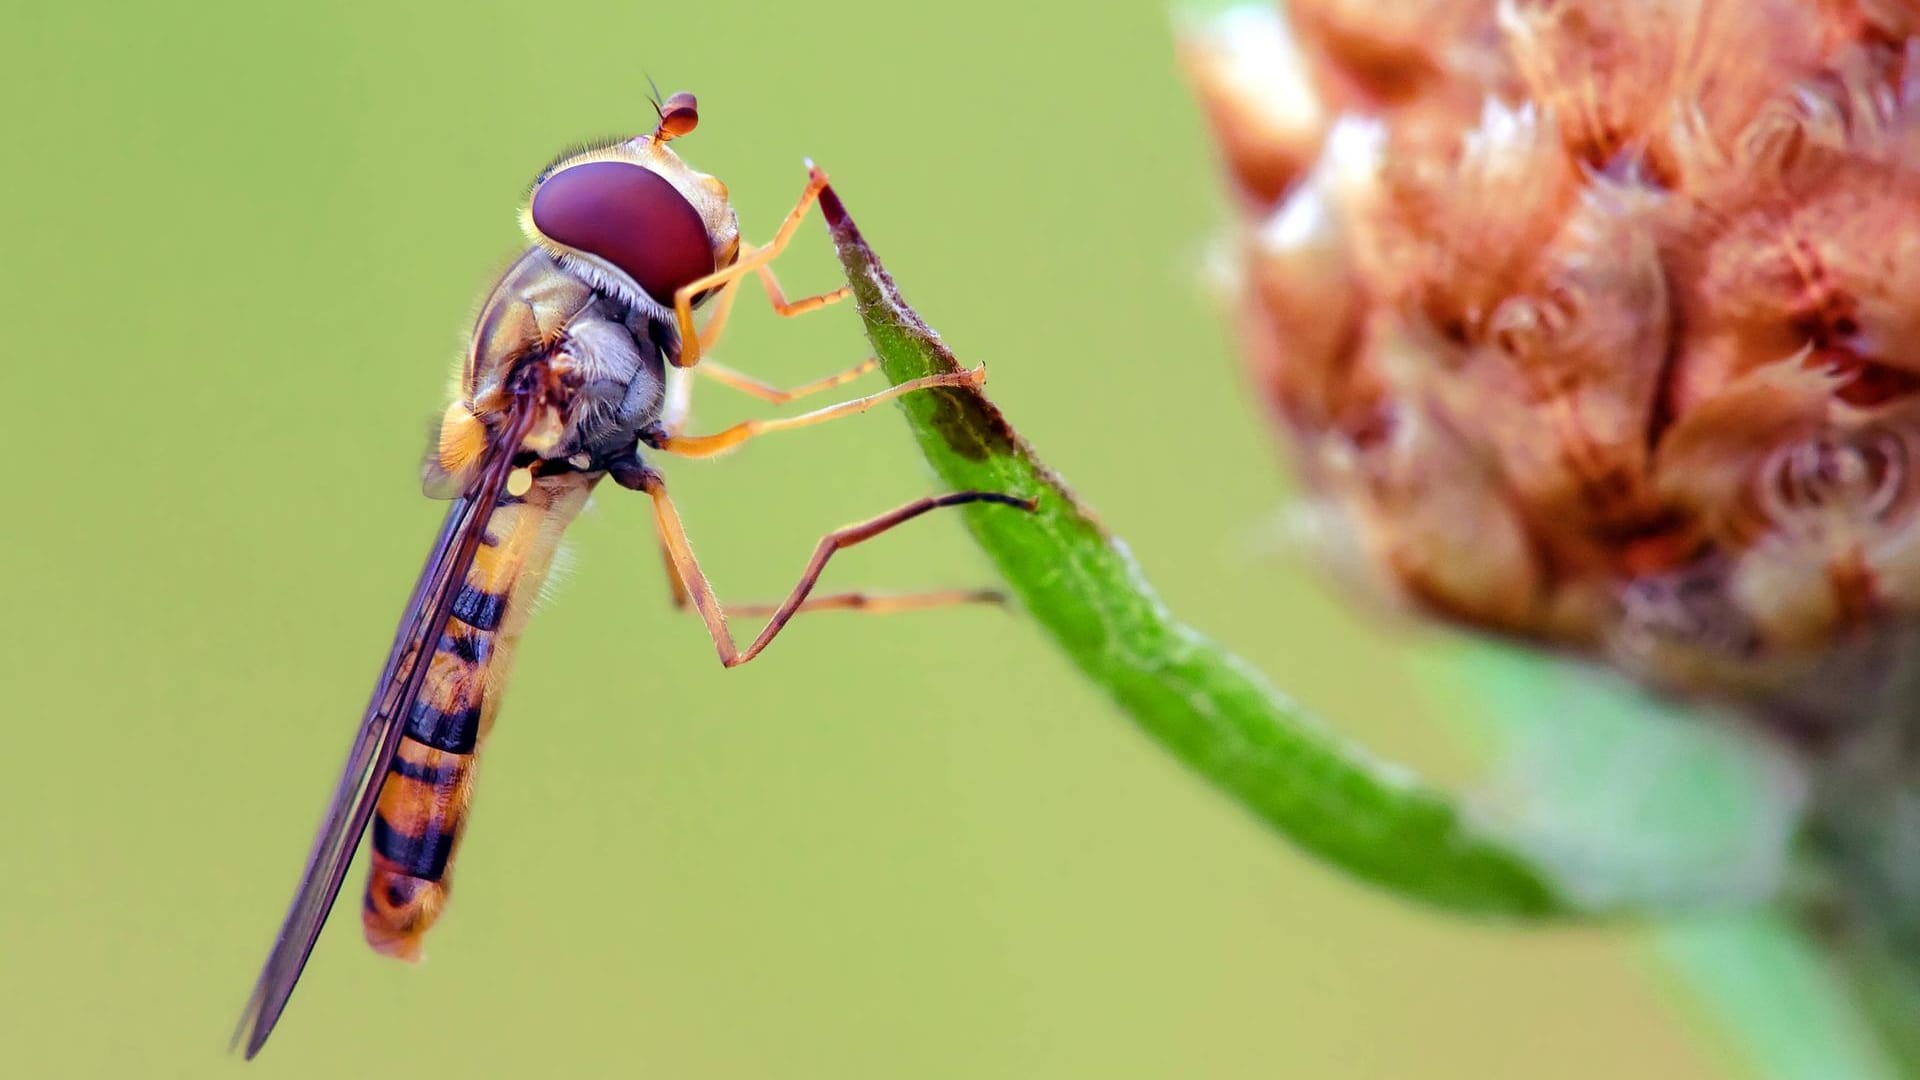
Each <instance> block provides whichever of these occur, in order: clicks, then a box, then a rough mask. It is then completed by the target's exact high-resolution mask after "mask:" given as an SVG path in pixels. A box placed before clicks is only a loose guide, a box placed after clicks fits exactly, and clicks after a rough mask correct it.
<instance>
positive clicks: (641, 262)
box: [532, 161, 714, 305]
mask: <svg viewBox="0 0 1920 1080" xmlns="http://www.w3.org/2000/svg"><path fill="white" fill-rule="evenodd" d="M532 217H533V227H534V228H536V229H538V230H540V234H541V235H542V236H545V237H546V238H547V239H549V240H552V241H553V242H554V243H557V244H563V245H565V246H567V247H570V248H573V249H574V250H576V251H584V252H586V253H587V254H589V255H597V256H599V257H600V258H602V259H605V260H606V261H607V262H609V263H612V264H613V265H614V266H616V267H619V268H620V269H621V270H624V271H626V273H627V276H629V277H631V278H633V280H634V281H635V282H636V283H637V284H638V285H639V286H640V287H641V288H642V289H645V290H646V292H647V295H648V296H650V297H652V298H653V299H654V300H656V301H658V302H660V303H661V304H668V305H670V304H672V303H673V294H674V291H675V290H676V289H678V288H680V287H681V286H682V285H686V284H688V283H689V282H692V281H693V280H695V279H696V278H700V277H704V276H705V275H707V274H711V273H713V270H714V265H713V242H712V241H711V240H710V239H709V238H708V236H707V225H706V222H704V221H702V220H701V218H700V212H699V211H698V210H695V209H694V208H693V204H692V203H690V202H688V201H687V199H686V196H684V195H681V194H680V192H679V191H678V190H676V189H675V188H674V186H673V185H672V184H670V183H668V182H667V180H666V178H665V177H663V176H661V175H660V174H659V173H656V172H654V171H653V170H652V169H649V168H647V167H645V166H643V165H633V164H629V163H627V162H624V161H589V162H587V163H585V164H582V165H574V166H572V167H570V168H566V169H562V170H560V171H559V172H557V173H554V174H553V175H552V176H549V177H547V178H546V179H545V180H543V181H541V183H540V186H539V188H538V189H536V190H535V191H534V193H533V206H532Z"/></svg>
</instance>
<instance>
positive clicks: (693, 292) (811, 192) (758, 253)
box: [673, 168, 847, 367]
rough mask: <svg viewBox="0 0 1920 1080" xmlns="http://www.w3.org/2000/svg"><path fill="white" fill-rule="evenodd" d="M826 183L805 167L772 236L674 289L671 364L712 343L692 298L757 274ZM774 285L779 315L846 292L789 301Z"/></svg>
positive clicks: (696, 355)
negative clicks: (803, 182)
mask: <svg viewBox="0 0 1920 1080" xmlns="http://www.w3.org/2000/svg"><path fill="white" fill-rule="evenodd" d="M826 186H827V174H826V173H824V172H822V171H820V170H819V169H817V168H816V169H811V170H809V171H808V173H807V186H806V190H804V191H802V192H801V193H800V201H799V202H797V203H795V204H794V207H793V209H792V210H790V211H788V213H787V217H786V220H785V221H782V222H781V223H780V228H779V229H778V230H776V231H775V232H774V234H773V239H771V240H769V241H767V242H766V243H765V244H763V245H761V246H760V247H756V248H752V249H750V250H745V251H742V252H741V254H740V257H739V258H738V259H736V260H734V263H733V265H732V266H729V267H727V268H726V269H724V270H715V271H714V272H713V273H711V274H708V275H706V276H704V277H699V278H695V279H694V280H693V281H690V282H688V283H687V284H685V285H682V286H681V287H680V288H678V289H676V290H674V293H673V312H674V318H675V319H676V320H677V322H678V323H679V327H680V342H681V346H680V354H679V355H678V356H676V357H674V358H673V362H674V363H675V364H678V365H679V366H681V367H692V366H693V365H695V364H697V363H699V362H700V356H701V354H702V353H703V352H704V351H705V349H706V348H707V346H709V345H711V344H712V342H711V341H708V340H702V339H701V336H700V334H699V332H698V331H697V330H695V329H694V325H693V298H694V297H696V296H699V295H700V294H701V293H703V292H706V291H708V290H710V289H725V290H728V291H731V289H732V288H733V287H734V285H735V284H736V283H737V282H738V281H739V280H740V279H741V278H744V277H746V276H747V275H748V274H757V273H759V271H760V269H761V268H762V267H764V266H766V265H767V264H768V263H770V262H772V261H773V260H774V258H775V257H776V256H778V255H779V254H780V252H781V251H783V250H785V249H786V246H787V244H788V243H789V242H791V241H792V240H793V234H794V233H795V232H797V231H798V230H799V228H800V222H801V220H802V219H803V218H805V217H806V214H807V210H808V209H809V208H810V207H812V206H813V204H814V203H816V202H818V201H819V199H820V193H821V192H822V191H824V190H826ZM762 284H765V282H764V281H763V282H762ZM778 288H779V285H778V283H777V282H776V283H774V284H773V285H771V286H768V297H769V299H774V300H775V303H774V310H776V311H782V313H783V314H784V313H785V311H784V310H783V309H791V310H793V313H794V314H799V313H800V312H801V311H811V310H813V309H814V308H817V307H824V306H825V305H827V304H830V303H832V302H833V301H834V300H838V299H840V298H841V297H843V296H845V295H846V293H847V290H846V289H845V288H840V289H836V290H834V291H833V292H832V293H823V294H821V295H820V296H817V297H808V298H806V299H805V300H800V301H796V302H794V303H791V304H789V303H788V302H787V300H786V296H785V294H784V293H783V294H780V295H779V296H778V297H777V298H776V297H775V295H774V292H773V290H775V289H778ZM716 302H717V303H723V304H730V303H731V299H730V298H729V297H726V296H721V297H719V298H718V300H717V301H716ZM725 310H730V308H728V309H716V311H715V315H716V316H717V317H718V316H721V315H722V314H723V312H724V311H725ZM723 321H724V320H723ZM709 336H710V337H718V336H719V335H718V333H717V332H715V333H713V334H711V335H709Z"/></svg>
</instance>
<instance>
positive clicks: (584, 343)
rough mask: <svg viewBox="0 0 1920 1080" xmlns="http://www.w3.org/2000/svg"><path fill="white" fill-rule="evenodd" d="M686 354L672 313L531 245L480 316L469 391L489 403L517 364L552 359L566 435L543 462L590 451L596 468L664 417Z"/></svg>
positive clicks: (470, 397) (545, 450) (474, 399)
mask: <svg viewBox="0 0 1920 1080" xmlns="http://www.w3.org/2000/svg"><path fill="white" fill-rule="evenodd" d="M678 349H679V338H678V335H677V333H676V332H675V330H674V328H673V323H672V321H671V319H670V318H669V317H668V315H667V313H666V311H665V309H664V308H662V307H660V306H659V305H658V304H653V305H649V306H642V305H638V304H635V303H633V302H632V301H631V299H630V298H627V297H623V296H621V295H618V294H616V293H615V292H613V291H611V290H609V289H606V288H603V287H600V284H599V283H597V282H596V281H594V280H592V279H591V277H590V275H588V274H586V273H582V272H581V271H580V270H579V269H577V268H575V267H573V266H568V265H563V264H562V263H560V262H559V261H556V260H555V259H554V258H553V257H552V256H551V255H549V254H548V253H547V252H545V251H543V250H541V249H539V248H530V249H528V250H527V251H526V252H525V253H524V254H522V255H521V257H520V258H519V259H518V260H517V261H516V262H515V263H514V264H513V266H512V267H511V268H509V269H508V270H507V272H506V273H505V274H504V275H503V276H502V277H501V279H500V282H499V284H497V285H496V286H495V287H494V289H493V292H492V294H491V295H489V296H488V298H487V301H486V305H485V307H484V308H483V309H482V310H481V313H480V318H479V320H478V322H477V324H476V325H475V328H474V339H473V349H472V351H471V353H470V354H469V360H468V363H467V367H466V378H465V383H464V386H463V390H464V392H465V393H466V395H467V401H468V402H470V403H473V404H475V405H476V406H481V403H483V402H484V401H486V400H487V399H488V398H489V397H490V396H491V393H492V392H493V391H494V390H496V389H497V388H498V387H499V385H500V380H501V379H502V378H503V377H504V376H505V374H506V373H507V372H508V371H510V370H511V369H512V368H513V367H514V366H515V365H517V364H519V363H522V362H524V361H526V360H527V359H529V358H532V357H540V358H543V359H545V360H546V362H547V363H548V365H549V366H550V368H551V370H552V379H551V382H550V385H551V386H553V387H554V388H555V391H554V393H553V396H552V398H551V399H550V401H551V404H552V405H553V406H554V407H555V408H556V410H557V412H558V417H557V419H558V422H559V428H560V431H559V433H558V437H557V439H552V440H549V445H548V446H547V447H542V448H540V453H541V456H543V457H548V458H553V459H560V458H567V457H572V456H575V455H579V454H586V455H587V456H588V457H589V458H591V459H592V460H593V461H594V462H595V463H596V464H597V463H599V462H600V461H603V460H605V459H607V458H609V457H613V456H617V455H620V454H622V453H623V452H625V451H629V450H631V449H633V446H634V443H635V441H636V439H637V438H638V436H639V433H640V431H641V429H643V428H645V427H647V426H648V425H649V424H651V423H653V422H654V421H655V420H657V419H658V418H659V416H660V412H661V408H662V405H663V402H664V387H665V369H666V358H667V357H668V356H670V355H672V354H674V353H676V352H677V351H678ZM482 407H483V406H482Z"/></svg>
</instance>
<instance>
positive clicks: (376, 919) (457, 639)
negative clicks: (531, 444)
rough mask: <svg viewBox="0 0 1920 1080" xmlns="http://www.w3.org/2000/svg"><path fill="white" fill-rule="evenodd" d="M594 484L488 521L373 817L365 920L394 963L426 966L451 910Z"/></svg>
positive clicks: (537, 496) (506, 501)
mask: <svg viewBox="0 0 1920 1080" xmlns="http://www.w3.org/2000/svg"><path fill="white" fill-rule="evenodd" d="M591 487H592V482H591V481H589V480H586V479H585V478H583V477H581V476H580V475H579V474H577V473H570V474H563V475H560V476H553V477H547V478H543V479H540V480H536V481H534V483H533V486H532V488H531V489H530V490H528V491H527V493H526V494H525V495H523V496H519V497H513V496H506V495H503V496H502V497H501V500H500V504H499V505H498V506H496V507H495V508H494V511H493V515H492V517H490V518H489V519H488V521H487V529H486V536H485V539H484V541H483V542H482V544H481V546H480V548H479V550H478V552H477V553H476V554H475V556H474V560H473V567H472V569H471V570H469V571H468V573H467V579H466V581H464V582H463V583H461V587H460V592H459V594H458V596H456V598H455V599H454V604H453V614H452V618H451V619H450V620H449V621H448V623H447V628H446V631H445V632H444V633H443V634H441V636H440V640H439V642H438V643H437V644H436V645H435V647H434V652H433V656H432V657H431V658H430V659H429V661H428V668H427V675H426V679H425V681H424V682H423V683H422V685H421V688H420V697H419V699H418V700H417V701H416V702H415V703H414V706H413V708H412V710H411V711H410V712H409V713H408V714H407V718H406V731H405V734H404V735H403V736H402V737H401V739H400V745H399V749H398V751H397V752H396V753H395V754H394V758H393V764H392V766H391V767H390V768H389V769H388V771H387V776H386V780H385V781H384V783H383V785H382V787H381V790H380V802H379V806H378V808H377V809H376V811H375V813H374V817H373V866H372V869H371V871H370V872H369V873H368V875H367V893H366V898H365V901H364V902H363V904H362V922H363V924H364V925H365V927H366V934H367V942H368V943H369V944H371V945H372V946H373V947H374V948H375V949H378V950H379V951H381V952H383V953H386V954H387V955H389V956H397V957H400V958H402V959H406V960H414V959H418V958H419V956H420V939H421V937H422V935H424V934H425V933H426V931H427V929H428V928H429V927H431V926H432V925H433V923H434V921H435V920H436V919H438V918H439V916H440V911H441V909H442V908H443V907H444V906H445V905H446V900H447V892H448V888H449V886H450V884H451V880H452V879H451V870H452V866H453V857H454V852H455V849H456V848H457V847H458V845H459V842H460V833H461V830H462V828H463V827H464V826H465V824H466V815H467V807H468V803H469V800H470V799H471V796H472V791H473V771H474V763H475V760H476V756H477V754H478V752H479V748H480V743H481V741H482V740H484V739H485V738H486V734H487V730H488V729H489V728H490V727H491V726H492V725H493V717H494V714H495V712H497V711H498V709H499V705H500V693H501V690H502V689H503V687H504V686H505V683H506V675H507V670H508V667H509V665H510V664H511V662H512V657H513V648H514V645H515V644H516V643H517V642H518V641H519V637H520V632H521V630H522V629H523V628H524V627H525V626H526V621H527V616H528V614H529V613H530V611H531V609H532V606H533V600H534V598H535V597H536V596H538V594H539V592H540V585H541V582H543V581H544V580H545V579H546V575H547V569H548V567H549V566H550V565H551V563H552V561H553V553H554V549H555V548H556V547H558V546H559V542H560V534H561V533H562V532H563V531H564V530H565V529H566V527H567V524H568V522H570V521H572V520H573V517H574V515H576V514H578V513H579V512H580V507H581V506H582V505H583V504H584V503H585V502H586V499H587V493H588V491H589V490H590V489H591Z"/></svg>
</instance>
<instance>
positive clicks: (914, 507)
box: [612, 460, 1034, 667]
mask: <svg viewBox="0 0 1920 1080" xmlns="http://www.w3.org/2000/svg"><path fill="white" fill-rule="evenodd" d="M612 473H613V478H614V481H615V482H616V483H619V484H620V485H621V486H623V487H628V488H632V489H634V490H636V491H643V492H646V494H647V495H648V496H649V497H651V498H652V499H653V520H654V524H655V526H656V527H658V529H659V532H660V543H661V546H662V548H663V550H664V551H665V553H666V559H667V565H668V566H669V568H670V569H671V570H672V572H673V576H674V578H676V579H677V580H678V582H679V588H677V589H676V590H675V594H674V595H675V600H676V603H682V604H691V605H692V606H693V609H694V610H695V611H698V612H699V613H700V618H701V620H702V621H704V622H705V623H706V624H707V633H708V634H709V635H710V636H711V637H712V638H713V647H714V649H715V651H717V652H718V653H719V654H720V662H721V663H722V664H723V665H725V666H727V667H738V666H740V665H741V664H744V663H746V662H747V661H749V660H751V659H753V658H754V657H756V656H758V655H760V652H761V650H763V649H765V648H766V647H767V644H768V643H769V642H771V641H772V640H773V639H774V638H775V637H776V636H777V635H778V634H779V633H780V631H781V630H782V629H783V628H785V627H786V625H787V622H788V621H789V620H791V619H792V618H793V617H794V615H796V614H798V613H799V612H800V611H801V610H802V609H804V608H807V607H809V606H812V607H815V608H816V609H817V608H842V609H848V608H861V607H864V608H867V609H868V610H882V611H889V610H890V611H901V610H908V609H911V608H925V607H932V606H936V605H938V604H941V603H953V602H957V601H966V600H973V599H983V598H986V597H985V595H984V594H983V593H977V592H963V591H957V590H955V591H947V592H942V593H923V594H919V595H910V596H895V597H886V596H864V595H863V594H860V593H842V594H839V595H835V596H823V597H821V598H820V599H819V600H818V601H817V602H815V604H813V605H809V604H808V602H807V594H808V593H810V592H812V591H813V586H814V584H815V583H817V582H818V581H819V580H820V574H821V572H822V571H824V570H825V569H826V567H827V561H828V560H829V559H831V558H832V557H833V553H834V552H836V551H839V550H840V549H841V548H847V547H852V546H853V545H855V544H858V543H862V542H864V541H867V540H871V539H873V538H874V537H876V536H879V535H880V534H881V533H884V532H886V531H887V530H889V529H891V528H893V527H895V526H896V525H903V524H905V523H907V522H909V521H912V520H913V519H914V518H917V517H919V516H920V515H922V514H924V513H927V512H928V511H930V510H937V509H939V508H941V507H943V506H960V505H962V504H965V503H979V502H984V503H998V504H1000V505H1002V506H1017V507H1019V508H1021V509H1023V510H1029V511H1030V510H1032V509H1033V508H1034V504H1033V503H1032V502H1031V501H1028V500H1025V499H1017V498H1014V497H1013V496H1011V495H1003V494H1000V493H998V492H992V491H956V492H952V493H950V494H947V495H934V496H930V497H928V498H924V499H915V500H914V501H913V502H910V503H908V504H906V505H905V506H902V507H899V508H897V509H894V510H890V511H888V512H887V513H884V514H881V515H880V516H879V517H876V518H872V519H870V520H867V521H863V522H861V523H859V524H857V525H849V526H847V527H845V528H842V529H835V530H834V531H833V532H830V533H828V534H827V535H825V536H823V537H821V538H820V543H819V544H818V545H816V546H815V547H814V549H813V557H812V558H811V559H809V560H807V568H806V570H805V571H803V572H802V573H801V575H800V581H799V583H798V584H796V585H794V587H793V591H792V592H790V593H788V594H787V598H786V599H785V600H783V601H781V602H780V603H779V604H778V605H776V606H775V607H774V609H773V614H772V615H771V617H769V618H768V620H767V624H766V626H764V627H763V628H761V630H760V633H759V635H758V636H756V637H755V638H754V639H753V642H752V643H751V644H749V645H748V646H747V647H746V648H745V649H742V648H740V647H739V645H737V644H736V643H735V642H734V640H733V631H732V630H730V629H728V627H727V613H726V610H725V609H724V608H723V607H722V606H721V604H720V598H719V597H718V596H717V595H715V593H714V591H713V585H712V584H711V583H709V582H708V581H707V576H706V574H705V573H703V572H702V571H701V569H700V563H699V561H698V560H696V559H695V558H694V556H693V546H692V545H691V544H690V543H688V541H687V533H686V529H685V528H684V527H683V526H682V525H681V522H680V513H679V511H677V510H675V509H674V507H673V500H672V499H671V498H669V497H668V495H667V485H666V481H665V480H664V479H662V478H661V476H660V474H659V473H657V472H655V471H654V470H653V469H651V468H648V467H647V466H645V465H642V464H640V463H639V462H638V461H637V460H635V461H633V462H631V463H629V464H626V465H617V466H615V467H614V469H613V470H612Z"/></svg>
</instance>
